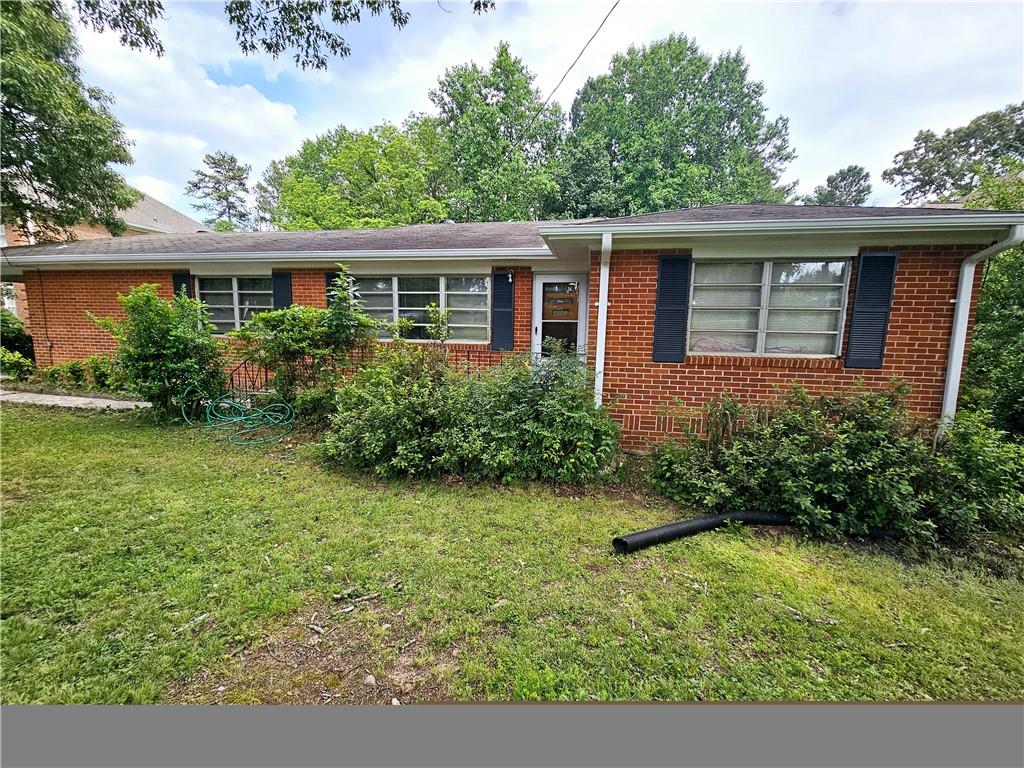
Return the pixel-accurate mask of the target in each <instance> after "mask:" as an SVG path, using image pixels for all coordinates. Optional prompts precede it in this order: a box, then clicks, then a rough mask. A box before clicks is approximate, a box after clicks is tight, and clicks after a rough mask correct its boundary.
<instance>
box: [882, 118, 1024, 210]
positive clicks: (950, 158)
mask: <svg viewBox="0 0 1024 768" xmlns="http://www.w3.org/2000/svg"><path fill="white" fill-rule="evenodd" d="M1015 161H1024V102H1021V103H1019V104H1009V105H1007V106H1006V107H1004V108H1003V109H1001V110H996V111H993V112H986V113H984V114H982V115H978V116H977V117H976V118H974V119H973V120H971V122H969V123H968V124H967V125H964V126H961V127H959V128H951V129H949V130H947V131H944V132H943V133H942V135H941V136H940V135H939V134H936V133H935V132H934V131H928V130H924V131H918V133H917V136H915V137H914V146H913V147H911V148H910V149H907V150H904V151H902V152H899V153H897V154H896V156H895V157H894V158H893V164H892V167H891V168H888V169H886V170H885V171H883V172H882V178H883V179H884V180H885V181H887V182H889V183H890V184H893V185H895V186H897V187H899V188H900V189H901V190H903V202H905V203H917V202H920V201H922V200H927V199H939V200H950V199H957V200H959V199H963V198H964V197H965V196H966V195H968V194H969V193H970V192H971V191H972V190H974V189H975V188H976V187H977V186H978V184H979V183H980V181H981V178H982V176H983V175H984V174H989V175H993V176H999V175H1000V174H1004V173H1006V172H1007V171H1008V170H1009V168H1010V164H1011V163H1013V162H1015Z"/></svg>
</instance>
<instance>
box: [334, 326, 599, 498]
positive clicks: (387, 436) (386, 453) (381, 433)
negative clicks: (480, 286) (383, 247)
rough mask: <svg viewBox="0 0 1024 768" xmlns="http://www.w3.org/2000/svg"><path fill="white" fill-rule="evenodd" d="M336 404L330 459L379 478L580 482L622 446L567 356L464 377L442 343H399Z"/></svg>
mask: <svg viewBox="0 0 1024 768" xmlns="http://www.w3.org/2000/svg"><path fill="white" fill-rule="evenodd" d="M337 400H338V411H337V414H336V415H335V416H334V418H333V419H332V427H331V430H330V432H329V433H328V436H327V438H326V441H325V447H326V452H327V455H328V456H329V457H331V458H332V459H334V460H336V461H338V462H339V463H342V464H345V465H347V466H350V467H354V468H358V469H364V470H369V471H372V472H374V473H375V474H377V475H381V476H394V475H416V476H431V475H441V474H458V475H464V476H467V477H470V478H474V479H498V480H503V481H516V480H531V479H534V480H550V481H557V482H564V483H581V482H586V481H588V480H592V479H594V478H595V477H596V476H597V475H598V474H599V473H600V472H602V471H603V470H605V469H607V468H608V467H609V466H610V464H611V462H612V461H613V459H614V458H615V456H616V455H617V452H618V444H617V438H618V425H617V424H616V423H615V422H614V421H612V419H611V418H610V417H609V416H608V414H607V413H606V412H605V411H604V410H603V409H602V408H599V407H597V406H595V405H594V399H593V391H592V389H591V388H590V386H589V377H588V374H587V371H586V369H585V368H584V366H583V364H582V363H580V361H579V360H578V359H577V358H576V357H575V356H574V355H569V354H556V355H553V356H552V357H550V358H547V359H545V360H544V361H543V362H542V363H540V364H538V365H530V363H529V361H528V360H527V359H526V358H514V359H512V360H509V361H506V362H505V363H503V364H502V365H499V366H496V367H495V368H491V369H488V370H485V371H479V372H474V373H465V372H461V371H458V370H456V369H454V368H452V367H451V366H449V364H448V363H447V362H446V359H445V353H444V350H443V348H442V347H440V346H420V345H413V344H408V343H404V342H401V341H399V342H396V343H395V344H393V345H392V346H391V347H390V348H384V349H381V350H380V351H379V352H378V354H377V355H376V356H375V357H374V358H373V359H372V360H370V361H369V362H367V363H366V364H364V366H363V367H362V368H361V369H360V370H359V371H357V372H356V373H355V374H354V375H353V376H352V378H351V379H350V380H348V381H346V382H344V383H343V384H342V385H341V387H340V388H339V390H338V393H337Z"/></svg>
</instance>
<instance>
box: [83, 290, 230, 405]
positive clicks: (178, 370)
mask: <svg viewBox="0 0 1024 768" xmlns="http://www.w3.org/2000/svg"><path fill="white" fill-rule="evenodd" d="M117 298H118V300H119V301H120V302H121V305H122V306H123V307H124V312H125V318H124V320H114V319H111V318H94V320H95V322H96V323H97V324H98V325H99V326H100V327H101V328H104V329H106V330H107V331H109V332H110V334H111V335H112V336H113V337H114V338H115V339H116V340H117V344H118V346H117V353H116V356H115V359H116V362H117V365H118V367H119V369H120V371H121V373H122V375H123V376H124V381H125V384H126V385H127V386H128V388H129V389H130V390H131V391H132V392H134V393H135V394H137V395H139V396H141V397H143V398H144V399H146V400H148V401H150V402H151V403H152V404H153V410H154V413H155V414H156V415H157V416H158V417H160V418H172V419H173V418H178V416H179V415H180V408H181V405H182V404H189V403H197V402H199V401H200V400H208V399H211V398H214V397H217V396H218V395H220V394H222V393H223V392H224V390H225V388H226V386H227V379H226V377H225V375H224V369H223V363H222V357H221V353H222V348H221V344H220V343H219V342H218V341H217V339H216V338H214V332H215V329H214V326H213V323H211V322H210V321H209V319H208V318H207V316H206V312H204V311H203V305H202V303H200V302H199V301H196V300H195V299H191V298H189V297H188V296H187V295H185V293H184V291H182V292H181V293H179V294H178V295H177V296H175V297H174V298H173V299H172V300H170V301H168V300H166V299H162V298H160V295H159V293H158V292H157V286H155V285H151V284H144V285H139V286H136V287H135V288H133V289H132V290H131V292H130V293H128V294H127V295H120V294H119V295H118V297H117Z"/></svg>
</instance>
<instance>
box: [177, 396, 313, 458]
mask: <svg viewBox="0 0 1024 768" xmlns="http://www.w3.org/2000/svg"><path fill="white" fill-rule="evenodd" d="M193 389H194V388H193V387H191V386H190V387H188V388H187V389H186V390H185V391H184V392H182V394H181V402H182V405H181V417H182V418H183V419H184V420H185V423H186V424H189V425H195V424H199V425H201V426H204V427H210V428H211V429H225V430H233V431H232V432H231V434H230V435H228V442H229V443H232V444H233V445H267V444H268V443H273V442H276V441H277V440H280V439H281V438H282V437H284V436H285V435H287V434H289V433H290V432H291V431H292V430H293V429H295V409H294V408H292V406H291V404H290V403H285V402H277V403H270V404H269V405H265V406H255V405H252V404H250V403H246V402H244V401H242V400H239V399H237V398H236V397H235V396H234V394H232V393H231V392H225V393H224V394H223V395H221V396H220V397H217V398H214V399H213V400H210V401H209V402H208V403H206V405H205V406H204V405H203V401H202V399H201V398H190V395H191V394H192V392H193ZM200 409H201V410H200ZM197 411H199V413H200V415H199V416H198V418H197V417H196V415H195V414H196V412H197Z"/></svg>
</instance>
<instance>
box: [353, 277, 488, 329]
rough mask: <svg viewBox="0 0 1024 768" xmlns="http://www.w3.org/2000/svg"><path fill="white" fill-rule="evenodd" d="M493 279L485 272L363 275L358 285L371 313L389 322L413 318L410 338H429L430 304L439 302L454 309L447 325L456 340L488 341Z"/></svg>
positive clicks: (366, 306)
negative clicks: (402, 275) (467, 274)
mask: <svg viewBox="0 0 1024 768" xmlns="http://www.w3.org/2000/svg"><path fill="white" fill-rule="evenodd" d="M490 280H491V279H490V277H488V276H485V275H479V276H477V275H474V276H465V277H464V276H451V277H448V276H436V277H435V276H430V277H425V276H423V277H421V276H415V277H413V276H410V277H396V276H392V277H360V278H357V279H356V288H357V290H358V291H359V296H360V298H361V299H362V300H363V307H364V309H365V310H366V312H367V314H369V315H371V316H372V317H374V318H376V319H378V320H383V321H385V322H388V323H395V322H397V321H398V318H400V317H408V318H410V319H411V320H412V321H413V326H412V331H411V333H410V335H409V337H410V338H413V339H426V338H429V336H428V333H427V328H428V326H429V324H430V320H429V318H428V317H427V307H428V306H430V305H431V304H436V305H437V306H439V307H440V308H441V309H448V310H451V315H450V317H449V320H448V327H449V329H450V331H451V336H450V338H451V339H452V340H453V341H478V342H486V341H487V340H488V338H489V332H490V316H491V313H490V309H491V290H490V287H491V285H490ZM383 335H386V334H383V333H382V336H383Z"/></svg>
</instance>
